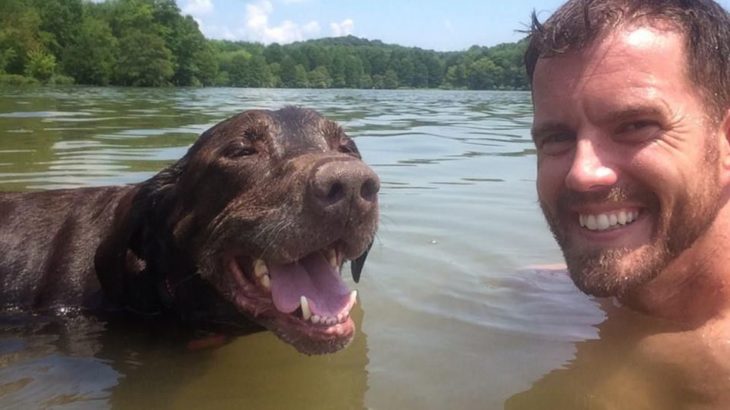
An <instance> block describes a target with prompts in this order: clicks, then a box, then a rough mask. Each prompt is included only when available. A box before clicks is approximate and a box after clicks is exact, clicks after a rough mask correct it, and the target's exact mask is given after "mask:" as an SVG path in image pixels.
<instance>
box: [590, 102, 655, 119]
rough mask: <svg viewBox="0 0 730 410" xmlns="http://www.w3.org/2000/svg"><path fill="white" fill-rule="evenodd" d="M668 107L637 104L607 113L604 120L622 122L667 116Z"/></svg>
mask: <svg viewBox="0 0 730 410" xmlns="http://www.w3.org/2000/svg"><path fill="white" fill-rule="evenodd" d="M668 114H669V113H668V111H667V109H665V108H664V107H659V106H656V105H636V106H630V107H625V108H622V109H619V110H614V111H609V112H607V113H605V114H604V115H603V116H602V117H601V120H602V122H621V121H626V120H631V119H636V118H640V117H652V118H655V117H666V116H667V115H668Z"/></svg>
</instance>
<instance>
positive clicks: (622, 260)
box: [533, 27, 721, 296]
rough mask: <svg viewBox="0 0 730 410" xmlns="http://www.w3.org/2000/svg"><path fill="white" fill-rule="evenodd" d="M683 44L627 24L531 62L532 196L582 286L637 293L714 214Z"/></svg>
mask: <svg viewBox="0 0 730 410" xmlns="http://www.w3.org/2000/svg"><path fill="white" fill-rule="evenodd" d="M682 40H683V39H682V37H681V36H680V35H679V34H676V33H674V32H672V31H664V30H659V29H655V28H649V27H633V28H632V27H628V28H624V29H619V30H617V31H616V32H615V33H613V34H610V35H609V36H607V37H606V38H604V39H603V40H599V41H597V42H596V44H594V45H593V46H592V47H590V48H588V49H585V50H582V51H580V52H577V53H569V54H566V55H562V56H557V57H553V58H542V59H540V60H539V61H538V64H537V67H536V69H535V74H534V78H533V104H534V107H535V118H534V124H533V138H534V140H535V144H536V147H537V152H538V155H537V156H538V172H537V173H538V175H537V190H538V197H539V200H540V205H541V207H542V209H543V212H544V214H545V217H546V219H547V221H548V224H549V225H550V228H551V230H552V232H553V235H554V236H555V238H556V239H557V241H558V243H559V245H560V246H561V248H562V250H563V254H564V256H565V259H566V262H567V265H568V270H569V271H570V274H571V277H572V278H573V280H574V281H575V283H576V285H577V286H578V287H579V288H580V289H581V290H583V291H584V292H586V293H590V294H593V295H596V296H610V295H615V296H620V295H623V294H625V293H626V292H628V291H631V290H634V289H637V288H639V287H640V286H641V285H643V284H645V283H647V282H649V281H650V280H652V279H653V278H654V277H656V275H658V274H659V273H660V272H661V271H662V270H663V269H664V268H666V267H667V266H668V265H669V264H670V263H671V262H672V261H673V260H674V259H675V258H676V257H677V256H678V255H679V254H681V253H682V252H683V251H684V250H686V249H688V248H689V247H691V246H692V245H693V244H694V243H695V241H696V240H697V239H698V238H699V237H701V236H702V234H703V233H704V232H705V231H706V230H707V229H708V227H709V226H710V225H711V224H712V222H713V221H714V219H715V217H716V215H717V212H718V209H719V196H720V191H721V186H720V180H719V175H720V169H721V168H720V164H719V159H718V158H719V157H718V155H719V154H718V139H717V138H716V136H717V135H719V134H717V130H716V127H713V126H712V125H711V121H710V120H709V119H708V117H707V116H706V114H705V110H704V107H703V105H702V102H701V100H700V97H699V95H698V93H697V92H696V91H695V88H696V87H693V86H692V85H691V84H690V82H689V80H688V78H687V75H686V73H685V71H684V70H685V68H686V66H687V65H686V62H685V57H684V46H683V41H682Z"/></svg>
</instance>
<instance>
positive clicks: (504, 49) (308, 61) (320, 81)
mask: <svg viewBox="0 0 730 410" xmlns="http://www.w3.org/2000/svg"><path fill="white" fill-rule="evenodd" d="M525 46H526V43H525V41H524V40H523V41H520V42H517V43H507V44H500V45H497V46H493V47H484V46H479V45H474V46H472V47H471V48H469V49H468V50H464V51H452V52H437V51H433V50H424V49H420V48H414V47H403V46H399V45H392V44H384V43H383V42H381V41H379V40H367V39H362V38H357V37H354V36H347V37H333V38H324V39H317V40H308V41H303V42H297V43H291V44H285V45H280V44H276V43H273V44H269V45H263V44H259V43H251V42H243V41H224V40H212V39H206V38H205V36H204V35H203V34H202V33H201V32H200V30H199V28H198V24H197V23H196V22H195V20H194V19H193V18H192V17H191V16H184V15H183V14H182V13H181V11H180V9H179V8H178V6H177V5H176V3H175V0H106V1H103V2H92V1H90V0H1V1H0V84H6V85H7V84H10V85H18V84H56V85H62V84H84V85H98V86H106V85H114V86H138V87H161V86H220V87H280V88H380V89H396V88H445V89H471V90H521V89H527V88H528V83H527V80H526V78H525V74H524V68H523V63H522V54H523V52H524V49H525Z"/></svg>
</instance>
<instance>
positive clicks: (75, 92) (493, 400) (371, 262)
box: [0, 87, 604, 409]
mask: <svg viewBox="0 0 730 410" xmlns="http://www.w3.org/2000/svg"><path fill="white" fill-rule="evenodd" d="M284 105H302V106H308V107H312V108H315V109H317V110H319V111H320V112H322V113H323V114H324V115H326V116H328V117H330V118H332V119H335V120H337V121H340V123H341V124H342V125H343V127H344V128H345V130H346V131H347V132H348V134H350V135H351V136H353V137H354V138H355V140H356V142H357V144H358V147H359V149H360V151H361V153H362V154H363V157H364V159H365V160H366V162H368V163H369V164H371V165H372V166H373V168H374V169H375V170H376V172H377V173H378V174H379V176H380V178H381V181H382V190H381V197H380V198H381V210H382V212H381V214H382V216H381V224H380V230H379V233H378V236H377V239H376V242H375V245H374V247H373V249H372V251H371V253H370V256H369V258H368V262H367V264H366V265H365V271H364V273H363V278H362V280H361V282H360V283H359V284H357V285H355V284H350V285H351V286H352V287H353V288H358V290H359V295H360V296H359V297H360V303H359V304H358V308H357V309H356V311H355V312H356V314H357V315H358V316H357V317H356V322H357V323H358V325H359V327H360V328H361V330H360V331H359V333H358V334H357V335H356V339H355V341H354V342H353V344H352V346H350V347H349V348H348V349H346V350H344V351H343V352H340V353H337V354H335V355H330V356H325V357H306V356H302V355H299V354H298V353H296V351H295V350H294V349H292V348H291V347H289V346H288V345H286V344H283V343H281V342H280V341H279V340H278V339H276V338H275V337H274V336H273V335H271V334H269V333H266V332H264V333H257V334H253V335H249V336H246V337H240V338H237V339H235V340H233V341H231V342H230V343H228V344H226V345H225V346H223V347H221V348H217V349H207V350H204V351H195V352H190V351H187V350H186V349H185V348H184V346H185V343H175V341H174V340H170V338H169V337H167V336H165V337H163V336H160V335H159V333H157V334H155V333H154V332H151V333H150V332H148V331H147V329H144V328H135V327H131V328H130V327H123V326H122V327H119V326H117V325H114V326H112V325H110V324H108V323H102V324H101V325H100V326H101V327H100V328H98V327H94V326H88V327H86V328H84V329H86V330H83V329H82V330H78V329H77V330H76V331H75V332H78V333H79V335H80V336H79V337H81V338H82V339H83V340H84V341H85V342H84V343H85V344H86V345H87V346H89V347H88V349H87V350H83V349H82V350H79V349H77V348H72V347H71V345H70V344H63V343H60V342H58V341H59V340H64V337H65V336H62V335H63V334H67V333H68V332H66V333H64V331H61V332H56V333H58V334H55V335H51V336H48V332H46V333H43V334H36V333H33V332H30V333H29V332H21V333H18V332H17V331H16V330H13V329H12V327H3V328H0V333H3V334H4V335H5V336H2V338H1V339H0V374H2V379H1V380H0V407H6V406H5V404H6V403H13V404H15V403H20V404H28V407H37V406H36V405H37V404H39V403H45V402H46V401H47V400H69V401H70V402H72V403H73V404H74V406H78V407H82V406H84V405H87V404H88V405H89V406H91V407H94V408H98V407H99V406H111V407H115V408H119V407H121V408H127V407H129V408H132V407H134V408H194V407H201V408H208V407H218V408H220V407H222V408H227V407H236V408H240V407H244V408H247V407H248V408H262V407H263V408H293V407H298V408H317V409H319V408H424V409H442V408H502V406H503V403H504V401H505V400H506V399H508V398H509V397H510V396H513V395H515V394H517V393H518V392H522V391H526V390H528V389H529V387H530V386H531V385H532V383H534V382H535V381H537V380H540V379H541V378H542V377H544V376H545V375H546V374H549V373H550V372H551V370H553V369H556V368H560V367H561V366H563V365H565V364H566V363H568V362H569V361H571V360H572V359H573V358H574V357H575V356H574V355H575V353H576V343H580V342H581V341H589V340H594V339H595V338H596V337H597V334H596V332H597V330H596V325H597V324H598V323H600V322H601V321H602V320H603V319H604V314H603V312H602V311H601V310H600V309H599V307H598V305H597V304H596V302H595V301H594V300H592V299H590V298H587V297H585V296H584V295H582V294H580V293H578V292H576V291H575V289H574V287H573V286H572V284H571V283H570V281H569V279H568V278H567V277H565V276H564V275H563V276H550V275H536V274H535V273H534V272H529V271H525V270H523V269H521V268H523V267H524V266H526V265H530V264H535V263H545V262H554V261H557V260H560V254H559V252H558V250H557V248H556V246H555V244H554V241H553V240H552V238H551V237H550V234H549V232H548V230H547V228H546V226H545V224H544V222H543V220H542V217H541V216H540V212H539V209H538V206H537V203H536V199H535V193H534V191H535V189H534V174H535V164H534V163H535V161H534V150H533V149H532V142H531V138H530V133H529V125H530V121H531V106H530V101H529V93H508V92H504V93H502V92H467V91H412V90H397V91H368V90H327V91H321V90H320V91H314V90H255V89H253V90H250V89H167V90H152V89H115V88H104V89H100V88H83V87H74V88H61V89H46V88H32V89H10V90H0V114H2V115H0V190H35V189H49V188H62V187H79V186H87V185H102V184H124V183H134V182H138V181H141V180H144V179H146V178H148V177H150V176H151V175H153V174H154V173H155V172H157V171H159V170H160V169H162V168H163V167H164V166H165V165H167V164H169V163H170V162H172V161H173V160H175V159H177V158H179V157H181V156H182V155H183V154H184V152H185V150H186V149H187V147H188V146H189V145H190V144H191V143H192V142H193V141H194V139H195V138H196V136H197V135H198V134H199V133H201V132H202V131H204V130H205V129H207V128H208V127H210V126H212V125H213V124H215V123H217V122H218V121H220V120H222V119H224V118H227V117H229V116H231V115H233V114H235V113H237V112H239V111H241V110H244V109H250V108H280V107H281V106H284ZM46 329H48V328H46ZM60 329H65V327H63V326H62V327H61V328H60ZM57 330H58V328H57ZM41 333H42V332H41ZM51 333H53V332H51ZM83 335H86V336H83ZM366 335H367V337H366ZM31 346H40V347H39V348H37V349H36V348H33V347H31ZM76 352H78V353H76ZM10 357H14V358H15V359H12V360H11V359H10ZM44 369H45V370H47V372H46V373H44V374H46V375H47V376H43V377H45V378H43V377H41V373H42V372H43V371H44ZM95 374H98V376H94V375H95ZM49 377H50V379H49ZM33 386H42V387H39V388H36V387H33ZM38 389H40V390H38ZM43 390H45V391H43ZM53 403H55V402H53ZM74 408H75V407H74Z"/></svg>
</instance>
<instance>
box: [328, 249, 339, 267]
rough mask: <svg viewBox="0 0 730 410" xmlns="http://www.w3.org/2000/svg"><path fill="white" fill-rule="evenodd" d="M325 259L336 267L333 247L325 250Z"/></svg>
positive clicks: (335, 253)
mask: <svg viewBox="0 0 730 410" xmlns="http://www.w3.org/2000/svg"><path fill="white" fill-rule="evenodd" d="M327 260H328V261H329V263H330V265H332V267H333V268H335V269H337V268H338V266H337V251H336V250H334V249H330V250H328V251H327Z"/></svg>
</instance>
